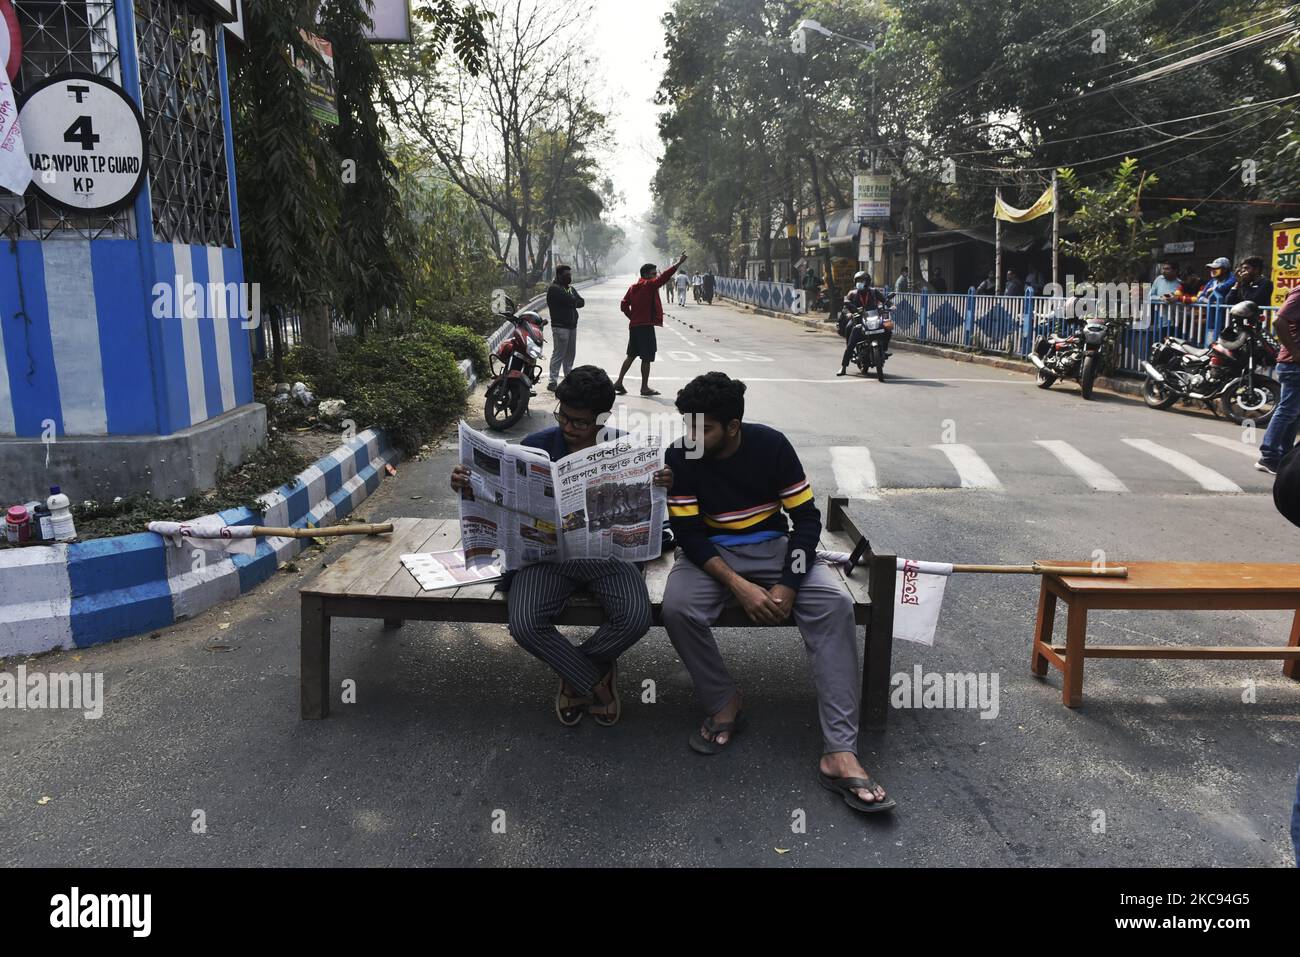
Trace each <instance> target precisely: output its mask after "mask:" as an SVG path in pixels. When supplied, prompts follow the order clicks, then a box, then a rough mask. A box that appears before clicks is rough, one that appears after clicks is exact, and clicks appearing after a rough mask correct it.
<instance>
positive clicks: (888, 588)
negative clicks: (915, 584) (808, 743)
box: [862, 555, 897, 731]
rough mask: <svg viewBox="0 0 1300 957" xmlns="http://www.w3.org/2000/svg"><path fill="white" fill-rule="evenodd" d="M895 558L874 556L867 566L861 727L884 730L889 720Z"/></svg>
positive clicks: (869, 729)
mask: <svg viewBox="0 0 1300 957" xmlns="http://www.w3.org/2000/svg"><path fill="white" fill-rule="evenodd" d="M895 566H896V559H895V557H894V556H893V555H873V556H872V557H871V559H870V561H869V563H868V566H867V567H868V572H869V574H870V576H871V577H870V580H869V583H868V594H869V595H870V598H871V620H870V621H869V622H868V623H867V625H866V627H865V629H864V631H865V634H866V641H865V643H864V647H863V649H862V727H863V729H865V730H867V731H884V730H885V724H886V722H887V720H888V718H889V680H890V674H889V669H890V668H891V667H892V666H893V657H894V585H895V580H896V576H897V572H896V571H895Z"/></svg>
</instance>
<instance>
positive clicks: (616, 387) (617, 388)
mask: <svg viewBox="0 0 1300 957" xmlns="http://www.w3.org/2000/svg"><path fill="white" fill-rule="evenodd" d="M614 391H615V392H617V393H618V394H619V395H627V389H626V388H624V387H623V386H621V385H619V384H618V383H617V382H615V383H614Z"/></svg>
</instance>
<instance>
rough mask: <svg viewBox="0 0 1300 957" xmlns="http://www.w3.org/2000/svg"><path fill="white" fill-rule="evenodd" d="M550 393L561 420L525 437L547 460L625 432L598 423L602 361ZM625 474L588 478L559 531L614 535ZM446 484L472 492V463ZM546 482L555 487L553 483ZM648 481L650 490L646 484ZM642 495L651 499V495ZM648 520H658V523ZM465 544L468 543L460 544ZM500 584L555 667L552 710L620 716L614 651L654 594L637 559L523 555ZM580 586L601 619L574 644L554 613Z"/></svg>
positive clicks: (646, 612) (609, 391) (627, 496)
mask: <svg viewBox="0 0 1300 957" xmlns="http://www.w3.org/2000/svg"><path fill="white" fill-rule="evenodd" d="M555 397H556V398H557V399H558V400H559V403H560V404H559V407H558V408H557V409H556V411H555V419H556V421H557V422H558V423H559V424H558V425H555V426H552V427H551V428H549V429H544V430H542V431H541V432H534V433H533V434H532V435H529V436H527V437H525V438H524V440H523V441H522V442H521V443H520V444H521V445H523V446H525V447H528V448H532V449H538V450H540V451H541V452H543V453H545V454H546V455H547V456H549V458H550V460H551V461H552V462H558V461H559V460H561V459H564V458H565V457H566V456H570V455H572V454H573V453H575V452H582V451H584V450H590V449H594V448H595V447H596V445H597V440H598V439H605V440H609V439H617V438H619V437H620V436H622V434H623V433H621V432H617V431H616V430H604V429H602V423H603V420H604V419H605V417H606V416H607V415H608V414H609V412H610V410H611V409H613V408H614V384H613V383H612V382H610V380H609V376H608V375H606V374H605V371H604V370H603V369H600V368H597V367H596V366H590V365H588V366H578V367H577V368H575V369H573V370H572V371H571V372H570V373H569V374H568V375H567V376H566V377H565V378H564V380H563V381H562V382H561V383H560V384H559V385H558V386H557V387H556V390H555ZM602 432H604V433H605V434H602ZM610 433H612V434H610ZM488 467H489V468H490V467H491V466H490V465H489V466H488ZM672 482H673V479H672V472H671V471H669V470H668V469H658V470H656V471H655V472H654V474H653V476H652V484H653V486H654V487H656V488H661V489H667V488H668V487H670V486H671V485H672ZM583 484H584V485H585V484H586V483H583ZM628 484H630V483H624V485H623V486H618V487H615V486H612V485H601V484H595V485H589V486H588V487H587V488H585V489H584V490H583V492H584V494H585V497H584V505H585V507H584V508H583V509H581V510H577V509H574V510H573V511H571V512H569V513H568V514H567V515H565V516H564V520H563V522H562V527H561V528H560V529H558V530H557V539H558V538H559V537H562V536H565V535H566V534H568V533H571V532H572V533H581V534H576V535H575V536H574V538H575V540H576V541H580V542H582V541H585V540H586V535H587V534H590V535H596V534H598V533H600V532H601V530H602V529H604V528H611V529H612V532H613V535H614V536H615V539H614V540H615V541H616V542H617V541H618V538H617V536H618V534H619V531H620V529H619V527H618V525H619V523H620V522H621V521H624V520H627V519H630V518H632V517H633V516H634V515H636V514H637V513H636V506H637V503H636V502H634V501H633V499H635V498H637V493H639V492H640V491H641V489H640V488H631V489H629V488H627V487H626V485H628ZM641 484H644V483H641ZM451 487H452V490H453V491H456V492H458V493H459V494H460V495H461V496H462V498H468V499H472V497H473V496H474V495H475V494H476V493H475V491H474V476H473V473H472V472H471V470H470V469H469V467H467V466H466V465H464V464H460V465H457V466H456V468H455V469H454V470H453V471H452V473H451ZM551 491H552V493H553V494H559V493H558V492H556V491H555V490H554V489H552V490H551ZM644 491H645V492H647V493H648V492H649V487H648V486H647V487H646V488H645V489H644ZM661 494H662V493H661ZM644 497H646V499H647V502H648V495H646V496H644ZM646 527H648V528H650V529H651V530H654V523H648V525H647V526H646ZM588 530H590V532H589V533H588ZM655 545H656V546H657V545H658V543H657V542H656V543H655ZM470 552H471V549H470V548H469V547H468V545H467V547H466V554H467V555H468V554H470ZM549 554H552V555H556V554H557V553H556V552H554V551H552V552H550V553H549ZM655 554H658V552H657V550H656V551H655ZM501 587H502V588H507V587H508V588H509V598H508V608H509V617H510V626H509V627H510V635H511V637H512V638H514V639H515V641H517V642H518V643H519V645H520V646H521V647H522V648H523V649H524V650H525V651H527V652H529V653H530V654H532V655H533V656H534V657H537V658H540V659H541V660H542V661H544V662H545V663H546V664H547V665H549V666H550V667H551V669H552V670H553V671H555V672H556V674H558V675H559V676H560V686H559V690H558V692H557V693H556V696H555V713H556V715H557V716H558V717H559V719H560V722H561V723H562V724H564V725H566V726H568V727H573V726H574V725H576V724H578V722H579V721H581V720H582V716H583V715H584V714H586V713H590V714H591V716H592V717H593V718H594V719H595V720H596V723H597V724H600V725H604V726H609V725H612V724H614V723H615V722H616V721H618V719H619V715H620V714H621V705H620V701H619V695H618V669H617V664H618V657H619V655H621V654H622V653H623V652H624V651H626V650H627V649H628V648H630V647H631V646H632V645H634V644H636V642H637V641H638V640H639V639H640V638H641V636H642V635H644V634H645V633H646V632H647V631H648V630H649V628H650V597H649V595H648V594H647V593H646V587H645V580H644V579H643V578H642V576H641V572H640V570H639V569H638V568H637V566H636V565H634V564H633V563H632V562H631V561H627V560H624V559H621V558H587V557H583V558H567V559H563V560H545V559H544V560H541V561H536V562H534V563H533V564H525V565H524V566H523V567H522V568H520V569H519V570H518V571H517V572H515V573H513V574H510V573H507V575H506V577H505V580H504V581H503V582H502V585H501ZM580 588H585V589H586V590H587V591H589V592H590V593H591V594H592V595H594V596H595V598H596V599H597V600H598V601H599V602H600V604H601V607H602V608H603V609H604V611H605V623H604V624H602V625H601V626H600V627H599V628H598V629H596V631H595V633H594V634H592V635H591V636H590V637H589V638H588V639H587V640H586V641H584V642H583V643H582V644H581V645H578V646H577V647H574V646H573V645H572V644H570V643H569V641H568V639H566V638H565V637H564V635H563V634H561V633H560V631H559V629H557V628H556V627H555V620H556V618H557V617H558V616H559V614H560V612H561V610H563V608H564V606H565V604H566V603H567V602H568V600H569V598H570V596H571V595H573V593H574V592H575V591H577V590H578V589H580Z"/></svg>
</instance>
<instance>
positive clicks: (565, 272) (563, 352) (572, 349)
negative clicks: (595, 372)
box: [546, 266, 586, 392]
mask: <svg viewBox="0 0 1300 957" xmlns="http://www.w3.org/2000/svg"><path fill="white" fill-rule="evenodd" d="M585 305H586V303H585V302H584V301H583V299H582V296H581V295H580V294H579V293H578V290H576V289H574V288H573V269H572V268H571V267H569V266H557V267H556V269H555V282H553V283H551V285H550V287H549V288H548V289H547V290H546V308H547V310H548V311H549V312H550V314H551V380H550V382H548V383H547V384H546V388H547V389H549V390H550V391H551V392H554V391H555V387H556V386H557V385H558V384H559V382H560V370H561V368H563V370H564V374H565V375H566V376H567V375H568V374H569V371H570V370H571V369H572V368H573V357H574V356H575V355H577V352H578V310H579V309H581V308H582V307H583V306H585Z"/></svg>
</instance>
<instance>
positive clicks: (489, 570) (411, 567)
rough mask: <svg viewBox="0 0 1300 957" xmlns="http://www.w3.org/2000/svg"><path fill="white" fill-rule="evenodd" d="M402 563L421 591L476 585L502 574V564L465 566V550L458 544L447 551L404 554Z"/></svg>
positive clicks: (495, 578) (497, 577)
mask: <svg viewBox="0 0 1300 957" xmlns="http://www.w3.org/2000/svg"><path fill="white" fill-rule="evenodd" d="M402 567H404V568H405V569H406V570H407V571H408V572H410V573H411V575H412V576H414V578H415V580H416V581H417V582H419V583H420V588H421V589H423V590H424V591H437V590H438V589H440V588H458V587H460V586H461V585H475V584H478V583H479V582H490V581H496V580H497V579H499V578H500V577H501V568H500V567H499V566H497V565H479V566H477V567H474V568H466V567H465V553H464V552H463V551H461V550H460V549H459V548H456V549H453V550H452V551H449V552H424V553H421V554H415V555H403V556H402Z"/></svg>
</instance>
